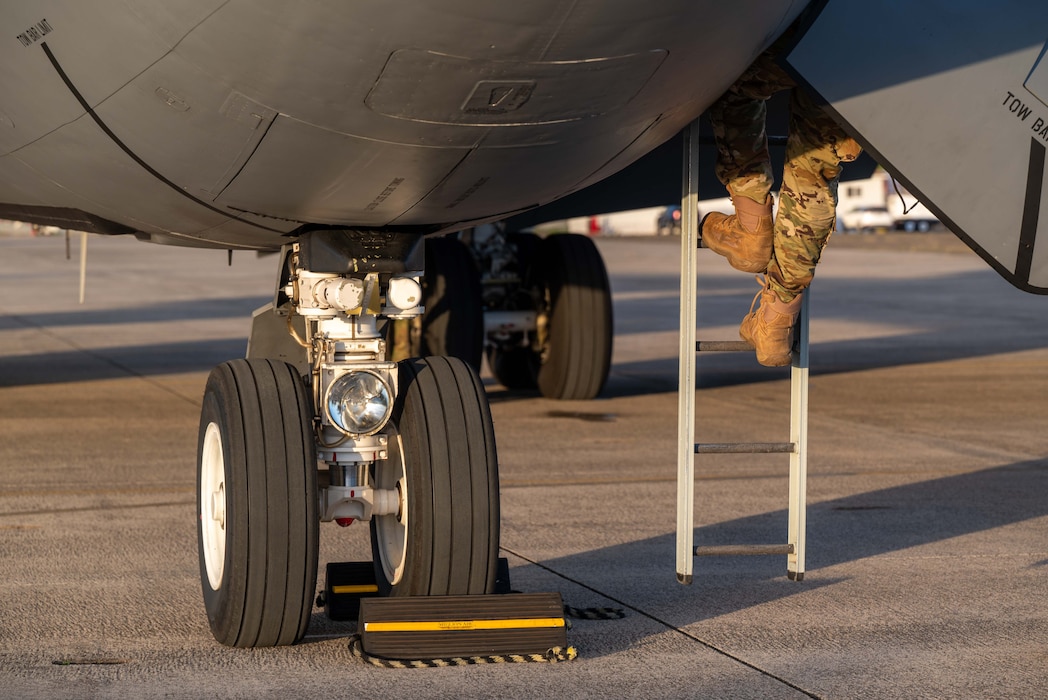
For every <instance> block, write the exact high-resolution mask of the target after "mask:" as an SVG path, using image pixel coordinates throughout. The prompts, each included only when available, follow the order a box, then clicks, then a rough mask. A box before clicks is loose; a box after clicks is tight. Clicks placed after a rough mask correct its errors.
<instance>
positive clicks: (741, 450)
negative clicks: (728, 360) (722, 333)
mask: <svg viewBox="0 0 1048 700" xmlns="http://www.w3.org/2000/svg"><path fill="white" fill-rule="evenodd" d="M699 143H700V139H699V121H698V120H696V121H695V122H694V123H693V124H692V125H691V126H690V127H689V128H688V129H687V130H686V131H685V133H684V177H683V188H682V189H683V194H682V198H681V277H680V375H679V385H678V388H677V399H678V412H677V416H678V424H677V580H678V581H679V582H680V583H682V584H686V585H687V584H690V583H691V582H692V576H693V573H692V572H693V565H694V558H695V557H697V556H707V555H752V554H785V555H786V557H787V567H786V568H787V575H788V576H789V578H790V579H791V580H794V581H800V580H802V579H803V578H804V539H805V528H806V501H807V494H806V490H807V483H806V482H807V470H808V465H807V452H808V297H809V296H810V295H809V294H807V293H806V294H805V295H804V300H803V301H802V302H801V311H800V314H799V316H798V320H797V328H796V329H795V330H796V332H795V334H794V338H795V345H794V348H793V361H792V367H791V370H790V381H791V391H790V441H789V442H782V443H777V442H772V443H756V442H739V443H705V444H703V443H696V442H695V393H696V383H695V370H696V357H697V353H700V352H732V351H734V352H743V351H744V352H753V348H751V347H750V346H749V345H747V344H746V343H745V342H743V341H741V340H738V341H701V340H696V326H697V323H698V318H697V296H698V290H697V288H696V280H697V274H698V250H699V247H700V243H701V239H700V236H699V216H698V201H699V198H698V179H699V178H698V166H699V157H698V155H699ZM770 453H788V454H789V455H790V473H789V476H790V479H789V511H788V518H787V519H788V527H787V541H786V543H785V544H738V545H718V546H695V455H697V454H770Z"/></svg>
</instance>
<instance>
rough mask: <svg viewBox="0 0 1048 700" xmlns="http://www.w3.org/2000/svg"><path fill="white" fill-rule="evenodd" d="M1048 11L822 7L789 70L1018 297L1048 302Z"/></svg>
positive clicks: (1013, 6)
mask: <svg viewBox="0 0 1048 700" xmlns="http://www.w3.org/2000/svg"><path fill="white" fill-rule="evenodd" d="M1046 40H1048V4H1046V3H1044V2H1043V0H1007V1H1003V2H995V3H987V2H975V1H969V2H950V3H937V2H921V3H917V2H909V1H902V0H897V1H888V0H882V1H880V2H864V3H846V2H838V3H833V2H831V3H827V4H826V5H825V7H824V8H823V9H822V10H821V12H820V14H819V15H818V17H817V19H816V20H815V22H814V24H813V25H812V26H811V28H810V29H809V30H808V31H807V33H806V34H805V35H804V37H803V38H802V39H801V41H800V42H799V43H798V45H797V46H796V47H795V48H794V49H793V50H792V51H791V52H790V53H789V55H788V59H787V60H788V63H789V64H790V66H792V68H793V69H794V70H795V71H796V72H797V73H798V74H799V75H800V77H801V78H802V79H803V80H804V81H805V82H807V83H808V84H809V85H810V86H811V87H812V88H813V89H814V91H815V92H817V93H818V94H819V95H820V96H821V97H822V98H823V99H824V100H825V101H826V102H827V103H828V104H829V105H830V107H831V108H832V110H833V111H834V112H836V114H837V115H839V116H840V118H841V119H842V120H843V121H844V122H846V123H847V124H848V125H849V126H850V128H851V129H852V131H853V132H854V134H855V135H856V136H857V137H858V138H859V139H860V141H862V142H863V143H864V145H865V146H866V147H867V148H868V149H870V150H871V151H872V152H874V153H875V155H876V158H877V160H878V161H879V162H880V163H881V164H882V165H884V166H885V167H887V168H888V169H889V170H890V171H891V172H892V173H893V174H895V175H896V176H897V177H899V178H900V179H901V180H902V181H903V182H904V183H905V184H906V185H907V186H908V187H909V188H910V189H911V190H912V191H914V192H917V193H919V195H920V198H921V200H922V201H923V203H924V204H926V205H927V206H929V207H930V208H931V209H932V210H933V211H935V212H936V213H937V215H938V216H939V217H940V218H941V219H942V220H943V221H944V222H945V223H947V224H948V225H949V227H950V228H951V229H952V230H953V231H954V232H955V233H956V234H958V235H959V236H960V237H961V238H963V239H964V240H965V241H966V242H967V243H968V244H969V245H970V246H971V247H972V248H973V249H975V250H976V251H977V252H978V253H979V254H980V255H981V256H982V257H984V258H985V259H986V260H987V261H988V262H989V263H990V264H991V265H992V266H993V267H994V268H995V269H996V270H997V271H998V272H999V273H1001V274H1002V275H1003V276H1004V277H1005V278H1006V279H1008V280H1009V281H1010V282H1012V283H1013V284H1014V285H1016V286H1017V287H1019V288H1021V289H1025V290H1027V291H1032V292H1038V293H1048V205H1045V204H1044V203H1045V198H1046V195H1048V183H1046V181H1045V172H1044V171H1045V151H1046V146H1048V58H1046V57H1045V50H1046Z"/></svg>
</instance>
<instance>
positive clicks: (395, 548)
mask: <svg viewBox="0 0 1048 700" xmlns="http://www.w3.org/2000/svg"><path fill="white" fill-rule="evenodd" d="M389 444H390V446H391V448H392V449H390V451H389V459H387V460H385V462H384V463H381V464H380V465H379V470H380V471H379V473H378V475H377V476H378V478H377V479H376V481H377V482H378V485H379V488H395V489H396V490H397V495H398V500H399V501H400V507H399V508H398V509H397V512H396V513H394V514H391V515H378V516H375V533H376V535H377V536H378V552H379V563H380V564H381V565H382V571H383V573H385V575H386V580H387V581H389V583H390V584H392V585H396V584H398V583H400V580H401V579H402V578H403V577H404V564H405V562H406V559H407V551H408V517H409V514H408V507H407V504H408V481H407V478H406V476H405V471H406V470H405V469H404V457H403V454H404V452H403V449H402V447H401V442H400V436H399V435H396V436H393V439H392V440H390V441H389Z"/></svg>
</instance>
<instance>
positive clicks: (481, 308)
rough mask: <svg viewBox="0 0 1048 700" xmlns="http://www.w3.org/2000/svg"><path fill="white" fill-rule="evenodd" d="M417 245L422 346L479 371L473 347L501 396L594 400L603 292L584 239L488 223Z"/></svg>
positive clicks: (607, 341)
mask: <svg viewBox="0 0 1048 700" xmlns="http://www.w3.org/2000/svg"><path fill="white" fill-rule="evenodd" d="M426 244H427V247H426V259H427V262H426V266H427V270H429V271H430V272H431V273H432V274H430V275H429V277H428V282H429V284H428V285H427V288H426V292H425V293H426V315H425V317H424V318H423V320H422V329H423V330H422V335H423V342H424V343H427V342H428V347H429V348H431V349H432V350H433V351H434V352H436V353H438V354H444V355H454V356H456V357H461V358H463V359H464V360H466V361H467V362H469V363H470V364H471V365H473V366H474V367H475V368H478V369H479V366H480V354H481V346H482V345H483V352H484V354H485V355H486V356H487V359H488V365H489V366H490V368H491V371H492V373H493V374H494V375H495V378H496V379H498V381H499V383H501V384H502V385H503V386H505V387H506V388H508V389H522V390H534V389H537V390H538V391H539V392H540V393H541V394H542V395H543V396H545V397H547V398H553V399H567V400H586V399H592V398H595V397H596V396H597V395H598V394H599V393H600V392H601V390H602V389H603V388H604V383H605V381H607V378H608V370H609V369H610V367H611V350H612V335H613V323H612V307H611V288H610V285H609V283H608V275H607V272H606V271H605V268H604V261H603V260H602V259H601V257H600V252H599V251H598V250H597V247H596V246H595V245H594V244H593V241H592V240H591V239H590V238H589V237H587V236H582V235H577V234H557V235H551V236H548V237H546V238H540V237H538V236H536V235H535V234H532V233H525V232H505V231H504V230H503V229H502V228H500V227H499V226H491V225H489V226H482V227H478V228H475V229H471V230H469V231H466V232H464V233H463V234H462V237H461V239H457V238H454V237H451V238H444V239H433V240H429V241H427V242H426ZM451 271H453V272H451ZM481 326H482V328H481ZM451 327H456V328H457V329H458V330H459V332H458V333H457V334H453V333H450V332H447V330H446V329H448V328H451ZM481 330H482V331H483V332H481Z"/></svg>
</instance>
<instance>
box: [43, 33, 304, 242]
mask: <svg viewBox="0 0 1048 700" xmlns="http://www.w3.org/2000/svg"><path fill="white" fill-rule="evenodd" d="M40 47H41V48H42V49H43V50H44V54H45V55H46V56H47V59H48V60H49V61H51V65H52V66H54V68H55V71H56V72H57V73H58V77H60V78H61V79H62V82H63V83H65V84H66V87H67V88H69V92H71V93H73V97H75V98H76V100H77V102H79V103H80V106H81V107H83V108H84V111H85V112H87V114H88V116H90V117H91V118H92V119H93V120H94V121H95V124H98V128H100V129H101V130H102V131H104V132H105V134H106V136H108V137H109V138H110V139H111V140H112V141H113V143H115V144H116V145H117V146H119V147H120V150H122V151H123V152H124V153H126V154H127V155H128V156H129V157H130V158H131V160H133V161H135V162H136V163H138V164H139V165H140V166H142V168H143V169H144V170H145V171H146V172H147V173H149V174H150V175H152V176H153V177H155V178H156V179H157V180H160V182H162V183H164V184H165V185H167V186H168V187H170V188H171V189H173V190H174V191H175V192H178V193H179V194H180V195H182V196H183V197H186V198H187V199H190V200H192V201H193V202H195V203H197V204H199V205H200V206H202V207H204V208H205V209H209V210H211V211H213V212H215V213H216V214H221V215H222V216H224V217H226V218H229V219H236V220H237V221H240V222H242V223H245V224H248V225H250V226H254V227H255V228H260V229H262V230H264V231H271V232H273V233H278V234H280V235H284V234H285V233H286V232H285V231H281V230H280V229H275V228H270V227H268V226H263V225H262V224H258V223H255V222H254V221H249V220H247V219H242V218H240V217H239V216H234V215H233V214H230V213H229V212H228V211H224V210H222V209H219V208H218V207H215V206H212V205H210V204H208V203H207V202H205V201H204V200H202V199H198V198H197V197H194V196H193V195H191V194H189V193H188V192H186V191H185V190H184V189H183V188H181V187H179V186H178V185H177V184H176V183H174V182H172V181H171V180H168V179H167V178H166V177H164V175H162V174H161V173H160V172H158V171H157V170H156V169H155V168H153V166H151V165H149V163H147V162H145V161H144V160H142V159H141V158H140V157H139V156H138V154H136V153H135V152H134V151H132V150H131V148H130V147H128V145H127V144H125V143H124V142H123V141H121V140H120V137H118V136H117V135H116V134H114V133H113V130H112V129H110V128H109V126H108V125H107V124H106V123H105V122H104V121H102V118H101V117H99V116H98V114H96V113H95V110H94V109H92V108H91V105H89V104H88V103H87V100H85V99H84V96H83V95H81V94H80V91H79V90H77V89H76V85H74V84H73V81H72V80H70V79H69V76H68V75H66V72H65V71H64V70H63V69H62V66H61V64H60V63H59V62H58V59H57V58H55V55H54V54H53V53H52V52H51V48H50V47H49V46H48V45H47V42H46V41H45V42H42V43H41V44H40Z"/></svg>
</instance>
